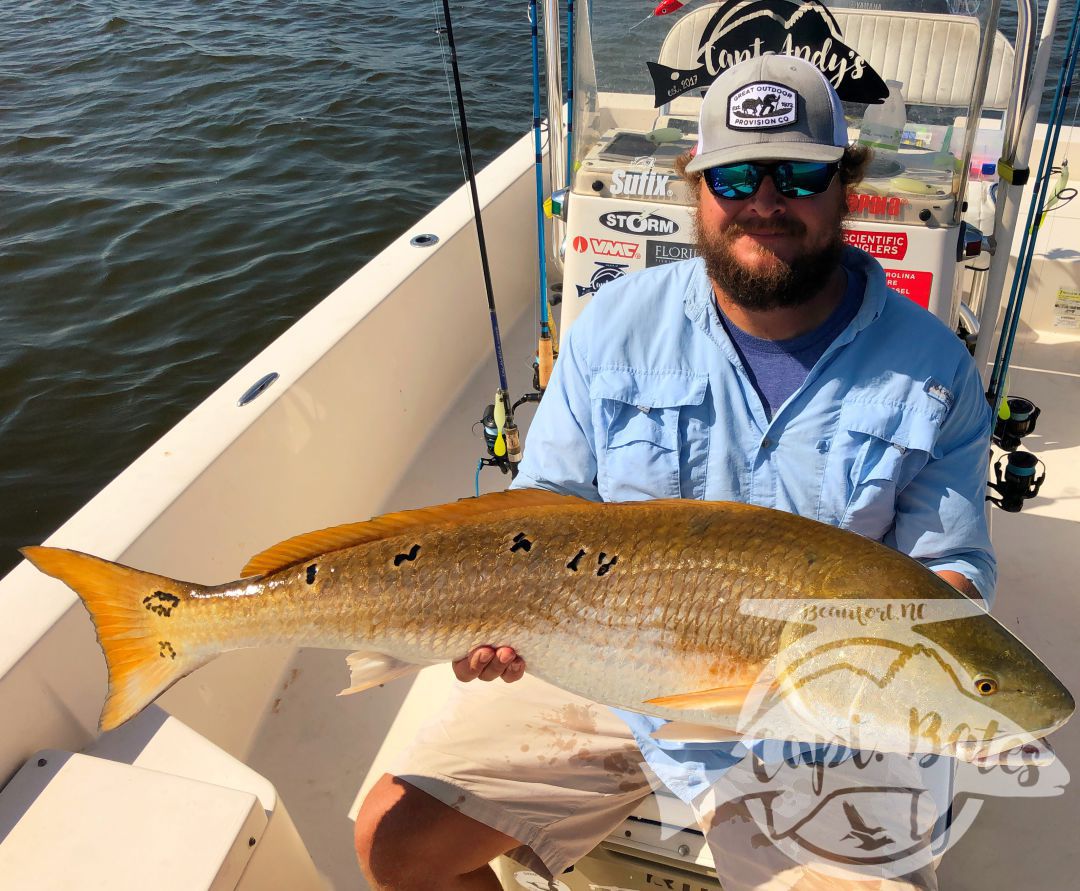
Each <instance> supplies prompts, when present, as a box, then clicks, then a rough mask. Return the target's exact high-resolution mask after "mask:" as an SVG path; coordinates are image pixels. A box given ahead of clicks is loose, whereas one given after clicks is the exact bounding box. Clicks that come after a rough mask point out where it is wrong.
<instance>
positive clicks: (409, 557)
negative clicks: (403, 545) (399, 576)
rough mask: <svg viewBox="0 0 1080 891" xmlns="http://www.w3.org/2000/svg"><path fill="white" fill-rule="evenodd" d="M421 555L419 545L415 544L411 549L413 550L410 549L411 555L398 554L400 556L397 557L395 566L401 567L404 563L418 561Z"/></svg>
mask: <svg viewBox="0 0 1080 891" xmlns="http://www.w3.org/2000/svg"><path fill="white" fill-rule="evenodd" d="M419 553H420V545H418V544H414V545H413V546H412V547H411V548H410V549H409V553H407V554H398V555H397V556H396V557H395V558H394V565H395V566H400V565H401V564H402V563H404V562H405V561H406V560H415V559H416V557H417V555H418V554H419Z"/></svg>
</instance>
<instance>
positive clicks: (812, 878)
mask: <svg viewBox="0 0 1080 891" xmlns="http://www.w3.org/2000/svg"><path fill="white" fill-rule="evenodd" d="M392 773H393V774H394V775H395V776H397V777H398V778H399V779H402V780H404V781H405V782H408V783H410V784H411V785H413V786H415V787H416V788H418V789H421V790H422V791H424V792H426V793H428V794H429V795H431V796H433V797H434V798H436V799H438V800H439V801H441V802H443V803H444V804H446V805H448V806H450V807H452V808H454V809H455V810H458V811H460V812H461V813H463V814H465V815H466V816H468V817H471V818H472V819H474V820H477V821H479V822H480V823H483V824H485V825H486V826H490V827H491V828H492V829H495V830H497V831H498V832H501V833H503V834H504V835H508V836H510V837H511V838H514V839H517V840H518V841H519V842H521V846H520V847H518V848H516V849H514V850H513V851H510V852H509V856H510V857H512V858H513V859H515V860H517V861H518V862H519V863H522V864H524V865H525V866H527V867H529V868H531V869H533V870H535V871H536V872H538V873H539V874H540V875H542V876H544V877H545V878H548V879H550V878H553V877H554V876H558V875H559V874H561V873H562V872H564V871H565V870H566V869H567V868H568V867H570V866H572V865H573V864H574V863H575V862H577V861H578V860H579V859H581V858H582V857H584V856H585V855H586V854H588V853H589V852H590V851H591V850H592V849H593V848H594V847H596V845H598V844H599V843H600V842H602V841H603V840H604V839H605V838H607V836H608V835H610V834H611V832H612V831H613V830H614V829H616V828H617V827H618V825H619V824H620V823H621V822H622V821H623V820H625V819H626V818H627V817H628V816H629V815H630V814H631V813H633V811H634V810H635V809H636V807H637V805H638V804H639V802H640V801H641V800H642V799H643V798H645V797H646V796H647V795H649V794H650V793H651V792H652V791H653V788H654V787H656V788H659V787H660V783H659V781H658V780H657V779H656V777H655V776H654V775H653V774H652V772H651V771H650V770H649V768H648V765H646V764H645V763H644V761H643V759H642V755H641V751H640V750H639V748H638V746H637V743H636V742H635V741H634V738H633V736H632V735H631V734H630V731H629V728H628V727H627V726H626V724H624V723H623V722H622V721H621V720H619V719H618V718H617V717H616V716H615V715H614V714H613V713H612V712H611V711H610V709H608V708H606V707H605V706H602V705H598V704H597V703H595V702H590V701H589V700H586V699H582V698H580V697H578V696H574V695H572V694H569V693H566V692H564V691H562V690H559V689H557V688H556V687H553V686H551V685H549V684H546V683H544V682H543V681H540V680H537V679H536V678H534V677H530V676H528V675H526V676H525V677H524V678H522V679H521V680H520V681H518V682H516V683H514V684H504V683H502V682H500V681H495V682H492V683H484V682H480V681H473V682H471V683H469V684H462V683H455V684H454V687H453V692H452V694H451V696H450V698H449V699H448V701H447V703H446V705H445V707H444V708H443V709H442V711H441V712H440V713H439V714H437V715H435V716H434V717H433V719H432V720H431V721H429V723H428V724H427V725H426V726H425V727H423V728H422V729H421V731H420V733H419V734H418V736H417V739H416V740H415V741H414V744H413V746H412V747H411V748H410V749H408V750H406V751H405V752H404V753H403V754H402V756H401V758H400V760H399V761H398V763H397V764H396V765H394V767H393V770H392ZM695 804H696V805H698V807H696V808H695V817H696V818H697V819H698V821H699V823H700V824H701V825H702V826H703V828H704V829H705V834H706V838H707V840H708V842H709V846H710V848H711V849H712V851H713V855H714V858H715V859H716V862H717V866H718V874H719V877H720V878H721V880H722V881H723V883H724V888H725V889H726V891H736V889H744V888H745V889H761V891H765V889H769V891H772V889H785V891H786V889H793V891H794V889H799V891H804V889H805V891H810V889H816V888H831V889H838V888H846V887H850V888H852V889H858V891H877V889H890V891H900V889H921V891H926V889H930V891H933V889H936V888H937V882H936V878H935V875H934V870H933V868H929V867H928V868H927V869H925V870H920V871H919V872H918V873H917V874H913V875H908V876H905V877H904V878H903V879H897V880H891V881H878V880H873V881H866V880H865V877H862V880H860V879H859V877H853V878H852V881H851V882H850V883H849V882H846V881H844V880H842V879H840V878H838V877H837V876H836V875H835V873H834V874H833V875H831V876H828V877H823V876H820V875H818V874H816V873H815V872H814V871H813V870H812V869H807V868H805V867H802V866H799V865H798V864H796V863H795V862H794V861H792V860H791V859H789V858H788V857H786V856H784V854H783V853H782V851H781V850H780V849H779V848H777V847H775V846H773V845H772V844H771V843H770V842H769V840H768V839H767V838H766V836H765V835H764V834H762V830H761V825H760V824H761V820H760V818H759V819H758V821H757V822H755V819H754V817H753V816H751V812H750V811H749V810H748V809H747V806H746V804H744V803H742V802H739V801H735V802H728V803H725V804H724V805H722V806H720V807H717V805H716V803H715V799H709V793H706V794H705V795H703V796H702V799H701V801H700V803H699V802H695ZM867 813H870V812H869V811H868V812H867Z"/></svg>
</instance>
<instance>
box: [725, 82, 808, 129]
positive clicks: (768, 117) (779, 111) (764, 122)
mask: <svg viewBox="0 0 1080 891" xmlns="http://www.w3.org/2000/svg"><path fill="white" fill-rule="evenodd" d="M797 109H798V101H797V97H796V95H795V91H794V90H790V89H788V88H787V87H784V86H781V85H780V84H774V83H771V82H769V81H758V82H757V83H752V84H749V85H747V86H745V87H743V88H742V89H741V90H738V91H737V92H735V93H732V94H731V96H730V97H729V98H728V126H729V127H731V128H733V129H735V130H771V129H774V128H776V127H786V126H787V125H788V124H794V123H795V122H796V121H797V120H798V119H799V115H798V111H797Z"/></svg>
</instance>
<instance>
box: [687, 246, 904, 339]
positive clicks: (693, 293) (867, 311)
mask: <svg viewBox="0 0 1080 891" xmlns="http://www.w3.org/2000/svg"><path fill="white" fill-rule="evenodd" d="M692 262H693V264H694V271H693V274H692V275H691V276H690V281H689V283H688V285H687V288H686V294H685V296H684V298H683V303H684V306H685V313H686V317H687V318H688V319H689V320H690V321H691V322H693V323H694V324H695V325H697V327H699V328H701V329H702V330H703V331H704V332H705V333H706V334H707V335H709V337H710V338H712V339H713V340H714V341H716V342H717V343H719V344H721V346H722V347H724V348H725V352H727V350H728V349H731V345H730V342H729V340H728V336H727V332H726V331H724V330H723V326H722V325H721V324H720V319H719V318H718V317H717V314H716V310H715V308H714V306H713V300H714V296H713V290H712V284H711V283H710V281H709V277H708V276H707V275H706V274H705V261H704V260H702V259H701V258H700V257H698V258H697V259H696V260H693V261H692ZM840 262H841V263H842V264H843V265H844V266H845V267H847V268H848V269H851V270H857V271H859V272H861V273H862V274H863V276H865V279H866V291H865V292H864V293H863V301H862V306H860V307H859V311H858V312H857V313H855V318H854V319H852V320H851V324H850V325H848V327H847V328H846V329H845V330H844V331H842V332H841V333H840V335H839V336H838V337H837V338H836V341H835V343H836V344H838V345H839V344H841V343H848V342H850V341H851V340H852V339H853V338H854V337H855V335H856V334H858V333H859V332H860V331H862V330H863V329H864V328H866V327H867V326H868V325H870V324H871V323H873V322H875V321H876V320H877V319H878V318H879V317H880V316H881V313H882V311H883V310H884V309H885V298H886V294H887V292H888V285H887V283H886V281H885V270H884V269H882V268H881V264H880V263H878V261H877V260H875V259H874V258H873V257H871V256H870V255H869V254H868V253H866V252H865V251H861V250H859V249H858V248H854V247H851V246H850V245H844V248H843V251H842V253H841V255H840ZM710 310H711V311H710Z"/></svg>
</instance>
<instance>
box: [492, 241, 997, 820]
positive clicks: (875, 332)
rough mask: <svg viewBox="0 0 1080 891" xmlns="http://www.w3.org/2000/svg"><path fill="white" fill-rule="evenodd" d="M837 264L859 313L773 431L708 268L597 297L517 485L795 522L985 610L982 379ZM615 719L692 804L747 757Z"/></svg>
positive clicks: (664, 272) (872, 269)
mask: <svg viewBox="0 0 1080 891" xmlns="http://www.w3.org/2000/svg"><path fill="white" fill-rule="evenodd" d="M842 262H843V264H844V266H845V267H846V268H847V269H848V270H849V275H851V274H854V275H855V276H856V277H857V278H862V279H864V280H865V282H866V289H865V293H864V295H863V299H862V305H861V307H860V308H859V310H858V312H857V313H856V314H855V317H854V318H853V319H852V321H851V322H850V323H849V324H848V325H847V327H846V328H844V330H843V331H841V332H840V334H839V335H838V336H837V337H836V338H835V340H833V342H832V343H831V344H830V345H829V346H828V347H827V348H826V350H825V352H824V353H823V354H822V356H821V358H820V359H818V361H817V362H816V364H815V365H814V366H813V367H812V368H811V369H810V371H809V373H808V375H807V377H806V379H805V380H804V381H803V383H802V385H801V386H800V387H798V388H797V389H796V390H795V391H794V392H793V393H792V394H791V395H790V396H789V397H788V398H787V400H786V401H785V402H783V404H782V405H780V406H779V407H778V408H777V409H776V411H775V412H774V413H773V415H772V417H771V419H770V417H769V416H768V413H767V412H766V410H765V408H764V406H763V405H762V401H761V397H760V396H759V395H758V392H757V390H756V389H755V387H754V385H753V383H752V382H751V379H750V377H749V376H748V374H747V372H746V369H745V368H744V367H743V365H742V363H741V361H740V359H739V355H738V352H737V351H736V349H735V348H734V346H733V345H732V342H731V340H730V338H729V336H728V335H727V333H726V332H725V330H724V326H723V324H722V323H721V321H720V318H719V315H718V313H717V309H716V304H715V302H714V296H713V292H712V287H711V285H710V283H709V280H708V277H707V276H706V274H705V267H704V263H703V262H702V261H701V260H700V259H696V260H687V261H683V262H680V263H671V264H668V265H664V266H659V267H655V268H652V269H647V270H644V271H642V272H639V273H635V274H633V275H628V276H625V277H624V278H621V279H618V280H616V281H613V282H610V283H609V284H607V285H605V286H604V287H603V288H601V289H600V291H598V292H597V293H596V295H595V296H594V297H593V299H592V300H591V302H590V303H589V305H588V306H586V307H585V308H584V310H583V311H582V313H581V315H580V316H579V317H578V319H577V321H576V322H575V323H574V326H573V327H572V328H571V330H570V331H569V333H568V334H567V335H566V336H565V337H564V338H563V342H562V345H561V352H560V355H559V361H558V362H557V363H556V365H555V371H554V374H553V375H552V378H551V381H550V385H549V386H548V389H547V391H546V392H545V395H544V399H543V401H542V402H541V403H540V405H539V407H538V409H537V413H536V417H535V418H534V419H533V422H532V424H531V426H530V429H529V434H528V438H527V441H526V447H525V455H524V458H523V460H522V462H521V465H520V473H519V474H518V476H517V478H516V480H515V481H514V484H513V487H514V488H540V489H548V490H551V491H555V492H564V493H569V494H573V495H578V496H580V497H582V498H588V499H591V500H593V501H601V500H602V501H640V500H646V499H652V498H680V497H681V498H697V499H703V500H708V501H741V502H746V503H749V504H757V505H761V506H763V507H771V508H776V509H779V510H785V511H789V512H791V513H795V514H799V515H800V516H804V517H810V518H812V519H815V520H819V521H821V522H824V523H829V524H831V525H833V526H839V527H841V528H844V529H849V530H852V531H854V532H857V533H860V534H862V535H865V536H867V537H868V538H872V539H875V540H878V541H883V542H884V543H885V544H887V545H889V546H890V547H893V548H895V549H897V550H899V551H901V552H903V553H905V554H908V555H910V556H912V557H914V558H916V559H918V560H919V561H920V562H922V563H923V564H924V565H926V566H927V567H929V568H930V569H933V570H936V571H942V570H954V571H956V572H960V573H963V574H964V575H965V576H967V577H968V578H969V579H971V581H972V582H973V583H974V584H975V586H976V587H977V588H978V589H979V591H980V592H981V593H982V595H983V597H984V598H985V600H986V601H987V604H988V605H989V603H990V602H991V600H992V597H993V592H994V585H995V581H996V563H995V560H994V554H993V549H992V546H991V544H990V538H989V533H988V530H987V524H986V514H985V509H984V499H985V493H986V480H987V473H988V464H989V455H990V432H991V423H992V412H991V410H990V407H989V405H988V404H987V401H986V398H985V396H984V395H983V387H982V382H981V380H980V378H979V375H978V373H977V370H976V368H975V364H974V362H973V361H972V359H971V356H970V355H969V354H968V352H967V350H966V349H965V347H964V345H963V343H962V341H961V340H960V339H959V338H958V337H957V336H956V335H955V334H954V333H953V332H952V331H950V330H949V329H948V328H947V327H946V326H945V325H943V324H942V323H941V322H940V321H938V320H937V319H936V318H934V316H932V315H931V314H930V313H928V312H927V311H926V310H924V309H922V308H921V307H919V306H918V305H916V304H915V303H913V302H911V301H910V300H908V299H907V298H905V297H903V296H901V295H900V294H897V293H896V292H895V291H892V290H890V289H889V288H888V287H887V285H886V283H885V274H884V271H883V270H882V268H881V266H880V265H879V264H878V263H877V261H875V260H874V259H873V258H871V257H870V256H869V255H868V254H866V253H864V252H862V251H860V250H858V249H856V248H852V247H845V249H844V254H843V258H842ZM883 581H884V580H883ZM687 692H691V691H687ZM617 711H618V714H619V715H620V717H622V718H623V719H624V720H625V721H626V722H627V724H629V726H630V729H631V730H632V731H633V733H634V736H635V737H636V739H637V741H638V743H639V745H640V746H641V749H642V753H643V755H644V757H645V760H646V761H648V762H649V764H650V766H651V767H652V768H653V770H654V771H655V772H656V773H657V775H658V776H659V777H660V779H661V780H663V781H664V782H665V784H666V785H668V787H669V788H671V790H672V791H673V792H675V794H677V795H679V797H681V798H683V799H684V800H687V801H690V800H692V799H693V798H695V797H697V796H698V795H699V794H700V793H701V792H703V791H705V790H706V789H707V788H708V786H709V785H710V784H711V782H713V781H715V779H716V778H717V776H718V774H719V773H721V772H723V771H724V770H725V769H726V768H728V767H730V766H732V765H733V764H735V763H737V762H738V761H739V760H741V758H742V757H743V756H744V755H745V754H746V751H747V750H746V748H745V747H743V746H742V745H741V744H715V743H713V744H700V743H679V742H672V741H663V742H658V741H656V740H653V739H652V738H651V737H650V735H649V734H650V733H651V732H652V731H653V730H655V729H656V728H657V727H658V726H660V725H662V724H663V723H664V722H663V721H662V720H661V719H658V718H651V717H648V716H644V715H640V714H637V713H635V712H626V711H621V710H617ZM834 754H835V753H834ZM826 757H831V756H826Z"/></svg>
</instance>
